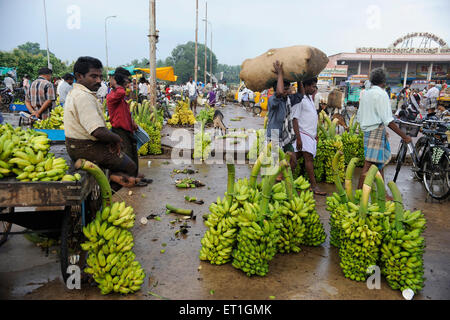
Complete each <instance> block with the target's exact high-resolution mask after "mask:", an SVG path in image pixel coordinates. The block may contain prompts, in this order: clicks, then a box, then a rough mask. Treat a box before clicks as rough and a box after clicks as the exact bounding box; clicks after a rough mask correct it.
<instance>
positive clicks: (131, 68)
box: [108, 66, 135, 75]
mask: <svg viewBox="0 0 450 320" xmlns="http://www.w3.org/2000/svg"><path fill="white" fill-rule="evenodd" d="M122 68H124V69H126V70H128V71H129V72H130V73H131V74H132V75H133V74H134V73H135V72H134V70H135V67H134V66H129V67H122ZM114 71H115V70H111V71H110V72H108V74H109V75H113V74H114Z"/></svg>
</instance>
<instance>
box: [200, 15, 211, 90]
mask: <svg viewBox="0 0 450 320" xmlns="http://www.w3.org/2000/svg"><path fill="white" fill-rule="evenodd" d="M202 21H205V22H208V24H209V27H210V28H211V46H210V48H209V51H210V55H209V56H210V58H209V82H211V84H212V23H211V22H210V21H208V20H206V19H203V20H202ZM205 51H206V50H205ZM205 66H206V65H205Z"/></svg>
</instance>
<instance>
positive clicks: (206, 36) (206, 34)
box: [205, 2, 208, 86]
mask: <svg viewBox="0 0 450 320" xmlns="http://www.w3.org/2000/svg"><path fill="white" fill-rule="evenodd" d="M207 21H208V2H206V12H205V86H206V69H208V67H207V61H206V58H207V53H206V46H207V42H206V40H207V38H208V33H207V32H208V24H207Z"/></svg>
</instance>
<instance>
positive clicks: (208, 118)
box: [196, 103, 215, 124]
mask: <svg viewBox="0 0 450 320" xmlns="http://www.w3.org/2000/svg"><path fill="white" fill-rule="evenodd" d="M214 112H215V109H214V108H211V106H210V105H209V104H208V103H206V104H205V107H204V108H203V109H202V110H200V112H199V113H198V115H197V117H196V120H197V121H200V122H203V123H205V124H208V123H212V122H213V120H214V119H213V118H214Z"/></svg>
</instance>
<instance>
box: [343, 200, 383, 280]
mask: <svg viewBox="0 0 450 320" xmlns="http://www.w3.org/2000/svg"><path fill="white" fill-rule="evenodd" d="M349 204H350V206H349V209H350V211H349V213H348V214H347V216H346V217H345V218H344V219H342V225H341V226H342V229H343V230H344V235H343V237H342V238H341V239H340V240H341V246H340V249H339V257H340V258H341V263H340V266H341V268H342V271H343V272H344V275H345V277H347V278H350V279H352V280H356V281H365V280H366V279H367V277H368V274H367V269H368V268H369V267H370V266H373V265H377V261H378V257H379V246H380V244H381V235H380V233H378V232H376V231H374V230H371V228H369V224H368V223H367V221H366V220H365V219H363V218H361V217H359V216H358V211H359V207H358V206H357V205H354V204H352V203H351V202H349Z"/></svg>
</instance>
